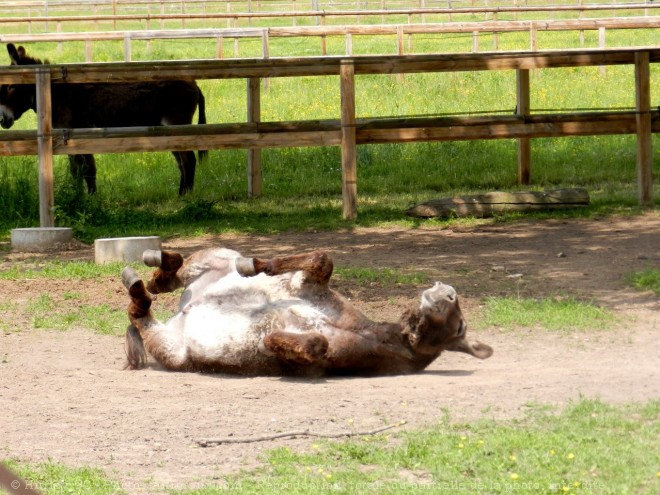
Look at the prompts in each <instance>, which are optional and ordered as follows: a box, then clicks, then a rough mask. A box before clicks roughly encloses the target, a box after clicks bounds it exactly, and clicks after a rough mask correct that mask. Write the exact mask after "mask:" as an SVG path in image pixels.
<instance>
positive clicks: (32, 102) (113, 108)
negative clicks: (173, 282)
mask: <svg viewBox="0 0 660 495" xmlns="http://www.w3.org/2000/svg"><path fill="white" fill-rule="evenodd" d="M7 52H8V53H9V58H10V60H11V65H38V64H42V63H46V64H48V63H50V62H49V61H48V60H45V61H44V62H42V61H41V60H39V59H36V58H33V57H30V56H28V55H27V53H26V52H25V48H23V47H22V46H19V47H18V48H16V47H15V46H14V45H13V44H12V43H9V44H7ZM51 97H52V115H53V127H54V128H57V129H77V128H90V127H136V126H161V125H187V124H191V123H192V120H193V116H194V114H195V110H196V109H197V108H198V107H199V115H198V121H197V123H198V124H205V123H206V113H205V106H204V95H203V94H202V91H201V90H200V88H199V87H198V86H197V84H196V83H195V81H193V80H183V79H181V80H172V81H159V82H138V83H90V84H83V83H81V84H73V83H58V84H53V86H52V96H51ZM29 109H32V110H34V111H36V87H35V85H34V84H6V85H1V86H0V125H1V126H2V127H3V128H5V129H9V128H10V127H11V126H12V125H14V122H15V121H16V120H18V119H19V118H20V117H21V115H23V113H25V112H26V111H27V110H29ZM172 153H173V154H174V157H175V158H176V161H177V164H178V166H179V172H180V173H181V179H180V182H179V195H180V196H183V195H184V194H185V193H186V192H188V191H191V190H192V188H193V184H194V181H195V166H196V160H195V153H194V152H193V151H174V152H172ZM198 154H199V160H200V161H202V160H203V159H204V158H205V156H206V151H199V152H198ZM69 164H70V166H71V173H72V175H73V176H74V178H76V179H78V180H82V179H84V180H85V182H86V183H87V191H88V192H89V193H94V192H96V163H95V161H94V155H89V154H80V155H69Z"/></svg>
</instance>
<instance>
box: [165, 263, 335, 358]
mask: <svg viewBox="0 0 660 495" xmlns="http://www.w3.org/2000/svg"><path fill="white" fill-rule="evenodd" d="M301 282H302V277H301V274H300V273H294V274H285V275H280V276H277V277H268V276H266V275H263V274H261V275H257V276H256V277H249V278H245V277H241V276H240V275H239V274H238V273H235V272H234V273H231V274H229V275H227V276H225V277H223V278H221V279H220V280H218V281H217V282H214V283H213V284H210V285H208V286H207V287H205V288H203V290H201V291H200V290H199V288H197V290H196V292H197V294H198V297H197V298H196V299H195V300H194V301H191V302H190V303H188V304H187V305H186V306H185V307H184V308H183V310H182V312H180V313H178V314H177V315H176V316H175V317H173V318H172V319H171V320H170V322H168V326H169V325H175V326H181V325H182V326H183V332H184V343H185V346H186V348H187V350H188V355H189V357H190V358H191V359H192V360H194V361H201V362H206V363H216V364H218V365H220V364H224V365H230V366H241V365H244V364H247V363H248V362H252V361H254V360H255V359H256V358H257V357H258V355H259V356H260V357H264V356H262V355H260V354H259V350H258V348H259V344H260V342H261V340H262V339H263V337H264V335H266V333H268V332H269V331H270V330H271V329H272V325H273V323H274V322H276V323H275V324H276V325H277V326H278V327H282V326H285V327H286V330H287V331H290V332H303V331H308V330H316V331H322V330H323V327H324V324H325V323H326V322H327V318H326V316H325V315H324V314H323V313H322V312H321V311H320V310H319V309H317V308H315V307H313V306H312V305H311V304H310V303H309V302H308V301H305V300H303V299H301V298H299V297H298V296H297V295H296V292H297V289H298V288H299V287H300V284H301ZM292 322H294V323H292Z"/></svg>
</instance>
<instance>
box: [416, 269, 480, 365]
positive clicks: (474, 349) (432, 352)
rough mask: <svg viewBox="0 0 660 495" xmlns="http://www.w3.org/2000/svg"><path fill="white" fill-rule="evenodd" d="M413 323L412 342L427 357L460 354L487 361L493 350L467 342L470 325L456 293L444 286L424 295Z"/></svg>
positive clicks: (438, 286) (430, 290)
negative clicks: (453, 352) (448, 353)
mask: <svg viewBox="0 0 660 495" xmlns="http://www.w3.org/2000/svg"><path fill="white" fill-rule="evenodd" d="M415 320H416V321H414V322H413V321H411V328H410V329H409V335H408V339H409V342H410V345H411V347H412V348H413V350H414V351H415V352H416V353H418V354H420V355H425V356H437V355H439V354H440V353H441V352H442V351H458V352H465V353H467V354H471V355H472V356H475V357H478V358H480V359H486V358H487V357H490V355H491V354H492V353H493V349H492V348H491V347H490V346H488V345H486V344H482V343H480V342H475V343H471V342H468V341H467V339H466V332H467V323H466V321H465V318H463V313H461V308H460V306H459V304H458V295H457V294H456V290H455V289H454V288H453V287H452V286H450V285H445V284H443V283H441V282H436V283H435V285H434V286H433V287H431V288H430V289H427V290H425V291H424V292H423V293H422V301H421V304H420V306H419V310H418V311H417V312H416V318H415Z"/></svg>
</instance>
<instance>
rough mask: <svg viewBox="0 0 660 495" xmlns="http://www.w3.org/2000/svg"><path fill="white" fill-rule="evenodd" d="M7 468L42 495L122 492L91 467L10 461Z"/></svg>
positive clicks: (116, 494) (106, 494)
mask: <svg viewBox="0 0 660 495" xmlns="http://www.w3.org/2000/svg"><path fill="white" fill-rule="evenodd" d="M7 465H8V467H9V468H11V469H13V470H14V471H16V473H17V474H18V475H19V476H20V477H21V478H23V481H24V482H25V484H23V485H21V486H22V488H25V487H26V486H27V487H28V488H32V489H34V490H39V491H40V492H41V493H42V494H43V495H55V494H57V495H61V494H83V493H84V494H85V495H123V494H125V493H126V492H125V491H124V490H122V489H121V487H120V486H119V484H118V483H117V482H115V481H112V480H111V479H109V478H108V477H107V476H106V475H105V474H104V473H103V471H102V470H100V469H96V468H90V467H81V468H70V467H67V466H63V465H61V464H57V463H55V462H52V461H48V462H45V463H41V464H27V463H20V462H17V461H13V460H10V461H9V462H8V463H7Z"/></svg>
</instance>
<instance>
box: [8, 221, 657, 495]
mask: <svg viewBox="0 0 660 495" xmlns="http://www.w3.org/2000/svg"><path fill="white" fill-rule="evenodd" d="M211 245H224V246H226V247H230V248H233V249H237V250H239V251H240V252H242V253H243V254H244V255H258V256H271V255H276V254H280V253H290V252H300V251H306V250H311V249H318V248H322V249H326V250H327V251H329V252H330V253H331V254H332V256H333V257H334V259H335V264H336V265H337V266H340V267H372V268H396V269H398V270H409V271H411V272H417V271H424V272H427V273H428V274H429V275H430V276H431V279H437V280H442V281H444V282H446V283H450V284H452V285H454V286H455V287H456V288H457V289H458V291H459V294H461V296H462V298H463V301H462V302H463V309H464V313H465V314H466V317H467V318H468V321H469V320H470V315H471V314H475V313H477V312H478V311H479V310H480V305H481V303H482V300H483V298H484V297H486V296H490V295H504V294H520V295H521V296H523V297H534V296H546V295H556V294H563V295H573V296H576V297H578V298H584V299H590V300H594V301H595V302H597V303H599V304H602V305H604V306H607V307H609V308H612V309H614V310H615V311H616V312H617V313H618V314H619V315H620V316H621V317H622V321H623V323H621V324H620V325H619V327H618V328H616V329H615V330H613V331H603V332H592V333H589V334H549V333H547V332H540V331H538V330H534V329H521V330H520V331H519V332H516V333H504V332H500V331H498V330H497V329H494V328H474V326H473V327H472V328H471V330H470V332H471V335H472V337H473V338H478V339H479V340H482V341H484V342H486V343H488V344H490V345H492V346H493V347H494V349H495V354H494V356H493V357H492V358H490V359H489V360H486V361H483V362H481V361H478V360H476V359H474V358H470V357H468V356H463V355H456V354H453V353H449V354H447V355H443V356H442V357H441V358H440V359H438V360H437V361H436V362H435V363H433V364H432V365H431V366H430V367H429V368H428V369H427V370H426V371H425V372H423V373H419V374H417V375H411V376H397V377H384V378H332V379H318V380H295V379H283V378H261V377H258V378H236V377H228V376H218V375H207V374H195V373H169V372H164V371H161V370H159V369H157V368H155V367H152V368H149V369H146V370H142V371H135V372H130V371H123V370H122V365H123V362H124V355H123V338H122V337H117V336H103V335H97V334H94V333H92V332H90V331H89V330H88V329H76V330H73V331H67V332H57V331H49V330H30V328H31V322H30V321H7V316H6V315H7V314H9V310H3V304H5V305H6V304H9V303H11V304H17V305H20V304H25V303H26V302H27V301H29V300H34V299H35V298H38V297H39V296H40V295H41V294H44V293H48V294H51V296H52V297H53V298H54V299H55V300H61V301H62V304H65V299H64V296H63V294H66V293H68V292H77V293H80V294H83V298H84V303H85V304H100V303H106V304H108V305H110V306H112V307H125V306H126V305H127V302H128V301H127V298H126V296H125V293H124V290H123V288H122V286H121V282H120V280H119V274H118V276H117V278H116V279H111V280H110V281H108V280H107V279H104V280H88V281H83V282H81V281H79V280H58V281H46V280H38V279H37V280H29V281H20V282H17V281H13V282H11V281H0V317H1V318H0V320H1V324H2V326H0V330H2V331H3V333H0V397H1V398H2V415H3V421H2V422H1V423H0V439H1V440H0V452H2V455H3V457H10V458H18V459H21V460H25V461H46V460H48V459H52V460H53V461H55V462H61V463H65V464H67V465H71V466H78V465H91V466H96V467H100V468H102V469H104V470H105V471H106V473H107V474H108V476H110V477H111V478H114V479H117V480H119V481H120V482H121V483H122V484H123V486H124V488H125V489H126V490H127V491H128V492H129V493H135V494H138V493H145V494H147V493H148V494H156V493H162V492H163V490H162V489H163V488H164V487H169V488H171V487H185V486H194V485H198V484H204V483H209V482H214V480H215V481H216V482H217V480H218V479H220V478H221V477H222V476H223V475H225V474H227V473H232V472H236V471H237V470H238V469H240V468H246V467H252V466H255V465H256V464H257V463H258V456H259V454H260V453H261V452H263V451H265V450H268V449H271V448H273V447H275V446H279V445H285V444H286V445H292V446H295V447H297V448H306V447H308V446H309V445H310V444H311V443H312V441H313V440H311V439H295V440H278V441H273V442H261V443H249V444H233V445H222V446H218V447H212V448H199V447H197V446H196V443H195V440H197V439H203V438H217V437H226V436H229V435H234V436H236V437H251V436H259V435H264V434H272V433H276V432H282V431H291V430H304V429H310V430H314V431H326V432H339V431H345V430H348V429H350V428H354V429H355V430H370V429H373V428H376V427H379V426H382V425H383V424H386V423H388V422H396V421H399V420H406V421H407V422H408V424H409V425H410V426H407V427H415V426H420V425H424V424H429V423H432V422H434V421H435V420H437V419H438V418H440V417H442V416H443V414H444V410H445V409H447V410H449V412H450V414H451V415H452V417H454V418H457V419H468V420H469V419H476V418H481V417H495V418H510V417H514V416H518V415H520V414H521V413H522V412H524V410H525V409H526V408H527V407H528V406H529V405H530V404H532V403H544V404H552V405H559V406H561V405H564V404H566V403H567V402H568V401H570V400H572V399H576V398H578V397H580V396H586V397H599V398H601V399H603V400H605V401H609V402H615V403H617V402H626V401H644V400H647V399H650V398H658V397H660V376H659V371H658V370H659V369H660V368H659V366H658V364H659V362H660V361H659V359H658V358H659V357H660V351H659V348H658V346H657V327H658V314H659V312H658V310H659V309H660V301H659V300H658V298H657V297H655V296H654V295H652V294H650V293H640V292H636V291H633V290H631V289H630V288H629V287H627V285H626V282H625V275H626V274H627V273H629V272H631V271H634V270H641V269H644V268H646V267H649V266H654V267H658V266H660V215H658V214H657V213H649V214H646V215H643V216H637V217H632V218H607V219H600V220H590V221H585V220H569V221H542V222H536V221H533V222H532V221H530V222H520V223H515V224H497V223H491V224H485V225H481V226H477V227H461V228H454V229H452V230H425V229H418V230H396V229H390V230H385V229H358V230H354V231H350V232H348V231H347V232H339V233H337V232H333V233H326V232H320V233H304V234H299V233H296V234H291V233H287V234H279V235H273V236H218V237H211V236H209V237H206V238H201V239H174V240H171V241H168V242H166V243H165V247H166V248H170V249H176V250H179V251H181V252H183V253H184V254H188V253H190V252H192V251H194V250H196V249H200V248H203V247H207V246H211ZM560 253H561V254H560ZM53 258H61V259H69V260H71V259H89V260H91V259H93V250H92V249H91V248H89V247H84V246H82V247H81V246H73V249H71V250H69V251H62V252H58V253H41V254H36V253H35V254H25V253H11V252H10V253H5V254H2V255H0V269H6V268H7V267H8V266H9V265H13V264H17V263H18V264H28V263H30V264H33V263H35V262H36V263H38V262H39V261H40V260H43V259H53ZM335 286H336V288H338V289H339V290H340V291H342V292H343V293H344V294H347V295H349V296H350V297H351V298H352V299H353V301H354V302H355V304H356V305H358V306H359V307H361V308H362V309H363V310H364V311H365V312H366V313H367V314H369V315H371V316H372V317H374V318H375V319H394V318H396V317H397V316H398V314H399V313H400V312H401V311H402V309H403V308H404V307H406V306H407V305H409V304H411V303H414V302H415V301H416V300H417V298H418V295H419V293H420V292H421V290H422V289H423V287H421V286H420V287H408V286H385V287H384V286H381V285H379V284H370V285H368V286H365V287H362V286H358V285H357V284H347V283H344V282H335ZM58 297H59V298H61V299H57V298H58ZM174 303H175V300H174V299H173V298H169V299H168V298H166V297H165V298H161V299H159V301H158V302H157V304H160V305H162V306H164V307H173V305H174ZM4 307H6V306H4ZM349 419H352V420H353V422H352V426H350V425H349V423H348V420H349Z"/></svg>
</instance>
